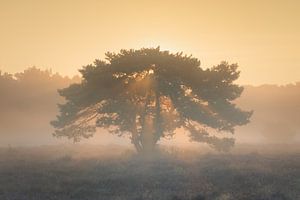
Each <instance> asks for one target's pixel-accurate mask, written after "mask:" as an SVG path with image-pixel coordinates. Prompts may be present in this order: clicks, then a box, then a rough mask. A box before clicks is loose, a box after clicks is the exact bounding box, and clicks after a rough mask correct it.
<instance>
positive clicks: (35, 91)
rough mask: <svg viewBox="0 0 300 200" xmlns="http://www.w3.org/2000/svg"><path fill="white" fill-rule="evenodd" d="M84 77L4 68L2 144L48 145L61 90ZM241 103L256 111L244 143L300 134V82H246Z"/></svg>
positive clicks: (242, 131)
mask: <svg viewBox="0 0 300 200" xmlns="http://www.w3.org/2000/svg"><path fill="white" fill-rule="evenodd" d="M75 82H80V77H79V76H75V77H72V78H70V77H66V76H61V75H60V74H57V73H52V72H51V70H41V69H38V68H35V67H32V68H28V69H26V70H25V71H24V72H21V73H15V74H9V73H3V72H1V71H0V145H6V144H7V145H9V144H11V145H14V143H16V144H22V143H24V144H48V143H53V142H55V141H57V140H55V139H53V138H52V136H51V133H52V131H53V129H52V127H51V126H50V124H49V122H50V121H51V120H53V119H55V115H56V114H57V113H58V110H57V104H58V103H62V102H63V99H62V98H61V97H60V96H59V95H58V93H57V89H59V88H65V87H67V86H68V85H70V84H71V83H75ZM237 103H238V105H239V106H240V107H242V108H244V109H247V110H254V114H253V117H252V118H251V123H250V124H249V125H247V126H244V127H240V128H238V129H237V131H236V135H235V137H236V138H237V141H240V142H252V141H263V142H292V141H294V140H295V139H297V138H298V140H299V138H300V82H298V83H296V84H290V85H285V86H277V85H262V86H245V90H244V92H243V94H242V96H241V98H239V99H238V100H237Z"/></svg>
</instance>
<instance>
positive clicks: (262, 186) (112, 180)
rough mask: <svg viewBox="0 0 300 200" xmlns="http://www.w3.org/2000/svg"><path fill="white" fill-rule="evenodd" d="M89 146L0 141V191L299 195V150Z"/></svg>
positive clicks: (16, 195) (49, 199)
mask: <svg viewBox="0 0 300 200" xmlns="http://www.w3.org/2000/svg"><path fill="white" fill-rule="evenodd" d="M94 150H95V149H94ZM96 150H97V151H91V150H84V149H83V150H81V151H78V149H76V148H75V149H74V148H70V147H61V146H57V147H56V146H55V147H38V148H18V149H12V148H3V149H1V150H0V199H1V200H27V199H28V200H37V199H38V200H54V199H59V200H69V199H72V200H96V199H104V200H105V199H116V200H117V199H118V200H122V199H130V200H131V199H133V200H134V199H136V200H138V199H155V200H160V199H166V200H179V199H188V200H201V199H223V200H225V199H235V200H236V199H238V200H242V199H253V200H268V199H270V200H276V199H278V200H279V199H291V200H297V199H300V154H298V153H290V154H286V153H285V154H260V153H246V154H236V153H235V154H226V155H225V154H212V153H207V154H198V153H195V152H192V151H179V150H174V149H173V150H169V151H168V153H167V152H166V151H164V153H161V154H159V155H155V156H153V157H147V158H144V157H141V156H137V155H135V154H134V153H133V152H132V150H125V149H120V148H117V147H111V148H109V150H108V151H104V150H101V151H100V150H99V149H96ZM92 152H93V153H92ZM97 152H98V153H97Z"/></svg>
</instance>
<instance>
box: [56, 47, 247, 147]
mask: <svg viewBox="0 0 300 200" xmlns="http://www.w3.org/2000/svg"><path fill="white" fill-rule="evenodd" d="M237 68H238V66H237V65H236V64H232V65H230V64H228V63H227V62H221V64H219V65H217V66H214V67H212V68H210V69H206V70H203V69H202V68H201V67H200V61H199V60H198V59H197V58H194V57H192V56H187V55H183V53H176V54H172V53H170V52H168V51H160V49H159V47H158V48H150V49H140V50H132V49H131V50H121V51H120V52H119V53H110V52H109V53H106V61H101V60H96V61H95V62H94V63H93V64H91V65H87V66H85V67H83V69H81V70H80V72H81V74H82V77H83V80H82V82H81V83H80V84H73V85H71V86H70V87H68V88H65V89H62V90H60V91H59V93H60V95H61V96H63V97H65V99H66V100H67V102H66V103H65V104H63V105H60V106H59V107H60V115H59V116H58V118H57V120H56V121H53V122H52V125H53V126H54V127H55V128H56V132H55V134H54V135H55V136H58V137H60V136H66V137H68V138H72V139H74V141H79V140H80V139H81V138H82V137H90V136H92V135H93V133H94V132H95V131H96V127H103V128H106V129H107V130H108V131H110V132H111V133H114V134H117V135H124V134H128V135H130V137H131V140H132V143H133V144H134V145H135V147H136V149H137V150H138V151H144V150H151V149H152V148H153V147H154V146H155V144H156V143H157V142H158V140H159V139H160V138H162V137H171V136H172V135H174V134H175V132H176V130H177V129H178V128H183V129H184V130H186V131H187V132H188V134H189V136H190V138H191V139H192V140H196V141H199V142H205V143H208V144H210V145H211V146H212V147H215V148H217V149H219V150H228V149H229V148H230V147H231V146H232V145H233V144H234V139H233V138H219V137H217V136H216V134H219V133H221V132H230V133H233V132H234V127H235V126H237V125H243V124H246V123H248V122H249V118H250V116H251V114H252V112H245V111H242V110H240V109H239V108H237V107H236V106H235V104H233V103H232V101H233V100H235V99H236V98H237V97H239V96H240V95H241V93H242V91H243V88H242V87H240V86H239V85H237V84H234V81H235V80H236V79H237V78H238V77H239V71H237ZM211 133H214V135H211Z"/></svg>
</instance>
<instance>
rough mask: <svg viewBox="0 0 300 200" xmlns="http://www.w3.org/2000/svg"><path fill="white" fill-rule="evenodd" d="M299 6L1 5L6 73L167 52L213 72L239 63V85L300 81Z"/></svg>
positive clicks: (168, 2)
mask: <svg viewBox="0 0 300 200" xmlns="http://www.w3.org/2000/svg"><path fill="white" fill-rule="evenodd" d="M299 10H300V1H299V0H294V1H292V0H281V1H280V0H270V1H269V0H248V1H247V0H236V1H234V0H226V1H225V0H222V1H221V0H220V1H214V0H207V1H201V0H185V1H177V0H149V1H146V0H119V1H116V0H19V1H16V0H0V69H1V70H2V71H7V72H18V71H22V70H23V69H24V68H26V67H30V66H37V67H40V68H48V69H49V68H52V69H53V71H58V72H60V73H62V74H66V75H74V74H76V73H77V69H78V68H80V67H81V66H83V65H86V64H89V63H91V62H93V60H94V59H95V58H103V57H104V52H106V51H118V50H120V49H122V48H141V47H156V46H158V45H160V46H161V49H167V50H171V51H183V52H185V53H187V54H193V55H194V56H195V57H198V58H199V59H200V60H201V63H202V66H203V67H204V68H205V67H211V66H213V65H216V64H218V63H219V62H220V61H222V60H226V61H229V62H234V63H238V64H239V65H240V70H241V71H242V74H241V78H240V81H239V82H240V83H242V84H255V85H257V84H263V83H276V84H286V83H293V82H296V81H300V11H299Z"/></svg>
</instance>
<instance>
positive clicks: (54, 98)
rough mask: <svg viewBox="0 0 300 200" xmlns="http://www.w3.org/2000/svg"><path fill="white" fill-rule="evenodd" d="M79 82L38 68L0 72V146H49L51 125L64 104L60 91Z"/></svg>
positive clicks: (77, 78)
mask: <svg viewBox="0 0 300 200" xmlns="http://www.w3.org/2000/svg"><path fill="white" fill-rule="evenodd" d="M79 81H80V77H79V76H74V77H72V78H70V77H67V76H61V75H60V74H58V73H52V72H51V70H40V69H38V68H35V67H31V68H28V69H26V70H25V71H24V72H21V73H15V74H9V73H1V72H0V145H3V144H5V143H12V145H13V144H14V143H17V144H23V143H31V144H38V143H48V141H49V140H51V138H52V136H51V133H52V131H53V130H52V127H51V126H50V124H49V122H50V121H51V120H53V119H55V115H56V114H57V113H58V109H57V104H58V103H62V102H63V99H62V98H61V97H60V96H59V95H58V93H57V89H59V88H64V87H67V86H68V85H70V84H71V83H75V82H79Z"/></svg>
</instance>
